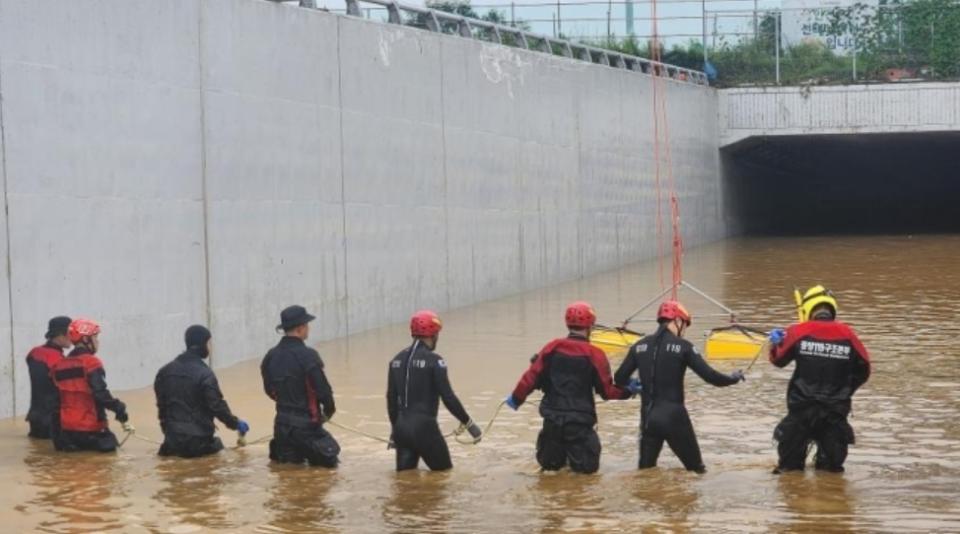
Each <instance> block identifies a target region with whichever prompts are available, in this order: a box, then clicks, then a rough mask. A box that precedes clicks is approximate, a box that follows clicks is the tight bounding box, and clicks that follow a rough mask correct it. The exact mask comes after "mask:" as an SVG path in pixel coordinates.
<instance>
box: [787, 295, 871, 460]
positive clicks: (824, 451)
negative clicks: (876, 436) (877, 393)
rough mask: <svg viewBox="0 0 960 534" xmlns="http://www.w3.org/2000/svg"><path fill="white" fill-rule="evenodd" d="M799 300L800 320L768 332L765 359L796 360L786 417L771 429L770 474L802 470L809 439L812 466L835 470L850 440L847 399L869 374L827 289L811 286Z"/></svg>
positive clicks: (862, 352)
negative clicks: (813, 449) (813, 447)
mask: <svg viewBox="0 0 960 534" xmlns="http://www.w3.org/2000/svg"><path fill="white" fill-rule="evenodd" d="M798 304H799V309H800V320H801V322H800V323H798V324H795V325H793V326H791V327H790V328H788V329H786V330H785V331H784V330H782V329H775V330H773V331H772V332H771V333H770V343H771V348H770V362H771V363H773V365H776V366H777V367H786V366H787V365H789V364H790V362H796V366H794V369H793V376H792V377H791V378H790V384H789V385H788V386H787V416H786V417H784V418H783V421H781V422H780V424H779V425H777V428H776V429H775V430H774V433H773V436H774V439H776V440H777V442H778V445H777V453H778V456H779V461H778V462H777V468H776V469H775V470H774V473H781V472H783V471H792V470H802V469H803V468H804V466H805V463H806V459H807V449H808V447H809V445H810V444H811V443H816V444H817V455H816V468H817V469H820V470H824V471H832V472H838V473H840V472H843V463H844V461H845V460H846V458H847V450H848V447H849V445H850V444H852V443H854V433H853V428H852V427H851V426H850V423H849V422H848V421H847V415H849V414H850V406H851V398H852V397H853V394H854V393H855V392H856V391H857V389H859V388H860V386H862V385H863V384H865V383H866V382H867V379H868V378H869V377H870V355H869V354H868V353H867V349H866V348H864V346H863V344H862V343H861V342H860V339H859V338H857V335H856V334H855V333H854V332H853V330H852V329H851V328H850V327H849V326H847V325H846V324H844V323H842V322H840V321H837V320H836V318H837V300H836V298H835V297H834V296H833V293H831V292H830V290H828V289H826V288H825V287H823V286H822V285H817V286H814V287H811V288H810V289H808V290H807V292H806V293H805V294H804V295H803V297H802V299H801V300H800V302H799V303H798Z"/></svg>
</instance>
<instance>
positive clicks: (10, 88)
mask: <svg viewBox="0 0 960 534" xmlns="http://www.w3.org/2000/svg"><path fill="white" fill-rule="evenodd" d="M665 85H666V87H667V91H668V95H669V97H668V108H669V110H668V113H669V127H670V134H671V137H672V139H673V143H672V145H671V148H672V158H673V169H674V175H675V181H676V185H677V189H678V191H679V192H680V195H681V206H682V209H683V229H684V238H685V240H686V243H687V245H688V246H693V245H696V244H698V243H703V242H707V241H711V240H716V239H719V238H722V237H724V236H725V235H726V229H725V226H724V206H723V204H722V195H721V194H720V193H721V189H720V188H721V184H720V172H719V161H718V150H717V149H718V123H717V111H716V110H717V97H716V94H715V92H714V91H713V90H711V89H709V88H704V87H699V86H693V85H688V84H683V83H680V82H672V81H667V82H665ZM652 87H653V86H652V82H651V79H650V78H649V77H648V76H645V75H643V74H639V73H633V72H627V71H622V70H616V69H611V68H608V67H603V66H600V65H589V64H585V63H582V62H577V61H573V60H567V59H563V58H559V57H551V56H547V55H545V54H540V53H536V52H525V51H520V50H516V49H511V48H506V47H501V46H497V45H492V44H489V43H483V42H478V41H471V40H465V39H461V38H458V37H452V36H441V35H437V34H431V33H427V32H424V31H420V30H416V29H410V28H403V27H399V26H390V25H384V24H379V23H373V22H369V21H364V20H359V19H351V18H345V17H341V16H336V15H331V14H328V13H324V12H320V11H316V10H308V9H300V8H297V7H293V6H288V5H277V4H275V3H270V2H262V1H259V0H204V1H203V2H200V1H199V0H166V1H164V2H155V1H152V0H89V1H87V2H54V1H52V0H48V1H37V2H23V1H19V0H0V98H2V100H0V113H2V116H0V127H2V131H3V135H2V137H0V155H2V165H0V174H2V177H3V183H4V199H5V202H6V204H7V206H8V213H7V215H6V217H3V218H0V219H2V224H0V230H3V231H0V250H3V251H4V253H5V257H4V259H5V260H8V262H9V269H4V270H3V271H4V275H3V277H2V279H0V417H3V416H9V415H11V414H13V413H23V412H24V411H26V408H27V391H28V381H27V380H26V377H25V373H26V367H25V365H24V363H23V357H24V355H25V354H26V352H27V351H28V350H29V348H30V347H31V346H33V345H35V344H37V343H39V342H41V335H42V333H43V331H44V326H45V322H46V320H47V319H48V318H49V317H50V316H52V315H56V314H61V313H68V314H72V315H85V316H90V317H93V318H96V319H97V320H99V321H101V322H102V323H103V326H104V331H103V336H102V337H103V346H102V350H101V355H102V357H103V359H104V361H105V364H106V367H107V370H108V381H109V382H110V384H111V386H112V387H114V388H115V389H123V388H129V387H135V386H142V385H145V384H147V383H149V382H150V381H152V378H153V375H154V373H155V372H156V370H157V369H158V368H159V366H160V365H161V364H162V363H164V362H165V361H166V360H168V359H170V358H172V357H173V356H174V355H176V354H177V353H178V351H179V350H180V348H181V335H182V331H183V329H184V328H185V327H186V326H187V325H188V324H190V323H191V322H195V321H197V322H208V323H210V324H211V325H212V328H213V330H214V335H215V346H216V356H215V359H214V364H215V365H217V366H223V365H227V364H230V363H234V362H237V361H240V360H244V359H249V358H255V357H259V356H260V355H261V354H262V353H263V352H264V351H265V350H266V349H267V348H268V347H269V346H270V345H271V344H272V343H273V342H274V341H275V340H276V334H275V333H274V331H273V327H274V326H275V325H276V323H277V315H278V313H279V310H280V309H281V308H282V307H283V306H285V305H287V304H290V303H293V302H299V303H302V304H304V305H306V306H307V307H308V308H310V309H311V310H312V311H313V312H314V313H315V314H317V315H318V317H319V321H317V323H316V328H315V330H314V332H315V334H314V335H315V337H316V338H320V339H324V338H332V337H338V336H343V335H346V334H348V333H352V332H357V331H360V330H363V329H368V328H373V327H377V326H380V325H384V324H388V323H392V322H397V321H402V320H404V319H405V318H406V317H407V316H408V314H409V313H410V312H411V311H413V310H415V309H416V308H420V307H433V308H437V309H439V310H446V309H450V308H453V307H458V306H466V305H469V304H472V303H475V302H478V301H482V300H486V299H492V298H497V297H500V296H504V295H507V294H511V293H516V292H519V291H524V290H528V289H532V288H536V287H539V286H543V285H545V284H551V283H557V282H561V281H564V280H570V279H574V278H577V277H581V276H585V275H589V274H591V273H596V272H599V271H603V270H607V269H612V268H615V267H617V266H620V265H623V264H626V263H629V262H633V261H637V260H642V259H644V258H649V257H651V256H652V255H653V254H654V253H655V249H656V242H655V226H656V225H655V214H656V193H655V188H654V170H653V169H654V166H653V159H652V154H653V131H652V90H653V89H652ZM665 186H666V184H665ZM663 200H664V205H663V206H664V210H666V209H667V204H666V199H665V198H664V199H663ZM7 228H9V237H10V242H9V249H8V247H7V243H6V242H5V238H6V236H7V232H6V231H5V230H6V229H7ZM8 292H9V294H8ZM583 297H585V298H589V297H590V295H583ZM370 357H371V358H384V357H385V356H384V355H380V354H376V355H373V354H372V355H370Z"/></svg>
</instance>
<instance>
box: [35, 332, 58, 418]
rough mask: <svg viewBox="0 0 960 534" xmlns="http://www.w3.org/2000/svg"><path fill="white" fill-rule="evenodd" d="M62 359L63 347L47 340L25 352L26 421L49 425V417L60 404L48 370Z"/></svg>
mask: <svg viewBox="0 0 960 534" xmlns="http://www.w3.org/2000/svg"><path fill="white" fill-rule="evenodd" d="M62 359H63V349H62V348H60V347H59V346H57V345H55V344H54V343H53V342H50V341H48V342H47V343H46V344H45V345H40V346H39V347H34V348H33V349H31V350H30V353H29V354H27V370H28V371H29V372H30V411H28V412H27V421H31V422H33V423H34V424H39V425H43V426H49V424H50V420H51V417H52V416H53V414H54V413H55V412H56V411H57V409H58V407H59V406H60V397H59V395H58V394H57V386H55V385H54V384H53V380H52V379H51V378H50V370H51V369H53V366H54V365H55V364H56V363H57V362H58V361H60V360H62Z"/></svg>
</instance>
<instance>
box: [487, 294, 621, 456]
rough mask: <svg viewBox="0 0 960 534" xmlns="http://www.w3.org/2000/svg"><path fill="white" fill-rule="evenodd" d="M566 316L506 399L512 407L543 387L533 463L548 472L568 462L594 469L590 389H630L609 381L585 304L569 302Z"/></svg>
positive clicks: (596, 450)
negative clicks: (559, 332) (560, 333)
mask: <svg viewBox="0 0 960 534" xmlns="http://www.w3.org/2000/svg"><path fill="white" fill-rule="evenodd" d="M565 319H566V324H567V329H568V331H569V334H568V335H567V337H565V338H559V339H555V340H553V341H551V342H549V343H547V344H546V345H545V346H544V347H543V348H542V349H540V352H538V353H537V354H536V355H535V356H534V357H533V360H532V362H531V364H530V367H529V368H528V369H527V371H526V372H525V373H523V376H521V377H520V381H519V382H517V385H516V387H515V388H514V390H513V393H511V394H510V395H509V396H508V397H507V399H506V401H505V402H506V404H507V406H509V407H510V408H512V409H514V410H516V409H517V408H519V407H520V405H521V404H523V402H524V401H525V400H526V399H527V396H528V395H529V394H530V393H531V392H532V391H533V390H534V389H540V390H542V391H543V400H542V401H541V402H540V416H541V417H543V428H542V429H541V430H540V435H539V436H538V437H537V462H538V463H539V464H540V466H541V467H542V468H543V469H544V470H547V471H556V470H559V469H561V468H563V467H564V466H565V465H568V464H569V466H570V469H571V470H572V471H574V472H578V473H594V472H596V471H597V469H599V468H600V450H601V446H600V437H599V436H597V432H596V430H595V428H594V427H595V426H596V424H597V410H596V406H595V403H594V398H593V392H594V391H596V392H597V393H598V394H599V395H600V397H601V398H603V399H604V400H609V399H627V398H630V397H631V396H632V394H633V392H632V391H630V390H624V389H621V388H619V387H617V386H615V385H614V384H613V380H612V379H611V376H610V362H609V361H608V360H607V356H606V355H605V354H604V353H603V351H601V350H600V349H598V348H596V347H594V346H593V345H591V344H590V332H591V330H592V329H593V325H594V323H596V320H597V315H596V313H595V312H594V311H593V308H592V307H591V306H590V304H588V303H586V302H582V301H578V302H574V303H572V304H570V305H569V306H568V307H567V310H566V313H565Z"/></svg>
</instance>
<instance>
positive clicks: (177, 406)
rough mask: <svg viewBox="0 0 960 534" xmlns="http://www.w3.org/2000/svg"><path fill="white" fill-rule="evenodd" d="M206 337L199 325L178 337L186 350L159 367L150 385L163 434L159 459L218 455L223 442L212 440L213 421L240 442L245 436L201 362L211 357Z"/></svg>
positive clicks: (245, 427) (207, 332)
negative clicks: (222, 426)
mask: <svg viewBox="0 0 960 534" xmlns="http://www.w3.org/2000/svg"><path fill="white" fill-rule="evenodd" d="M210 338H211V334H210V330H208V329H207V328H206V327H204V326H201V325H198V324H195V325H193V326H191V327H189V328H187V330H186V332H184V334H183V340H184V343H185V345H186V347H187V350H186V351H184V352H183V353H182V354H180V355H179V356H177V357H176V358H175V359H174V360H173V361H172V362H170V363H168V364H167V365H164V366H163V367H162V368H160V371H159V372H158V373H157V378H156V380H154V382H153V391H154V392H155V393H156V395H157V411H158V417H159V419H160V429H161V430H163V445H161V446H160V451H159V454H160V456H180V457H182V458H196V457H199V456H206V455H208V454H214V453H217V452H220V451H221V450H223V442H222V441H220V438H218V437H217V436H215V435H214V432H215V430H216V429H215V427H214V426H213V418H214V417H216V418H217V419H219V420H220V422H221V423H223V424H224V425H226V427H227V428H229V429H230V430H236V431H237V433H239V434H240V436H241V437H242V436H244V435H246V433H247V432H249V431H250V425H248V424H247V423H246V422H245V421H242V420H240V419H238V418H237V416H235V415H233V412H231V411H230V406H228V405H227V401H225V400H224V399H223V393H222V392H221V391H220V384H219V383H218V382H217V376H216V375H215V374H214V373H213V370H212V369H210V367H208V366H207V364H206V363H205V362H204V360H205V359H206V358H207V357H208V356H210Z"/></svg>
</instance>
